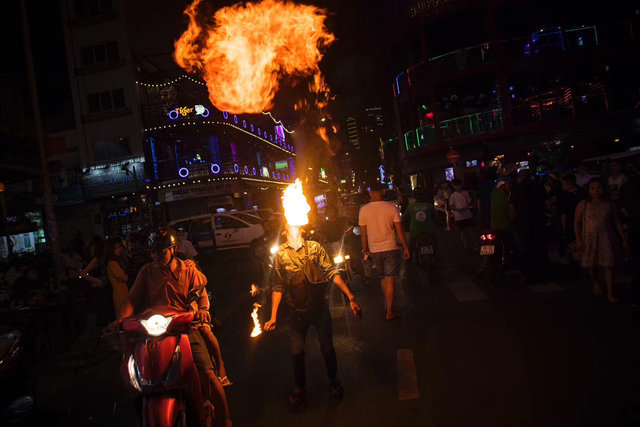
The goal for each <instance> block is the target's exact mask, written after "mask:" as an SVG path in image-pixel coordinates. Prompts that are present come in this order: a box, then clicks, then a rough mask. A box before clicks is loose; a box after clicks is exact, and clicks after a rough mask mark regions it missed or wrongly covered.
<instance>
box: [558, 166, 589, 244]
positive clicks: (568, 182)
mask: <svg viewBox="0 0 640 427" xmlns="http://www.w3.org/2000/svg"><path fill="white" fill-rule="evenodd" d="M582 199H583V195H582V191H581V189H580V187H578V185H577V184H576V177H575V176H574V175H572V174H567V175H565V176H563V177H562V190H561V191H560V193H558V214H559V215H560V229H561V231H562V236H561V242H562V243H561V244H562V247H561V252H564V251H565V249H566V247H567V245H568V244H569V243H571V242H573V241H574V240H576V234H575V230H574V228H573V223H574V217H575V213H576V207H577V206H578V203H580V201H581V200H582Z"/></svg>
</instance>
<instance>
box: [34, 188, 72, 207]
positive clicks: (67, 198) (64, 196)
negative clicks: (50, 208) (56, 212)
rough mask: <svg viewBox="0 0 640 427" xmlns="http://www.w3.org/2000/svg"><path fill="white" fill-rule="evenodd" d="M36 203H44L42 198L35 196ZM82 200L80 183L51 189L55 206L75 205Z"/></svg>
mask: <svg viewBox="0 0 640 427" xmlns="http://www.w3.org/2000/svg"><path fill="white" fill-rule="evenodd" d="M35 200H36V203H37V204H39V205H44V198H42V197H36V199H35ZM83 201H84V199H83V197H82V186H81V185H80V184H76V185H70V186H68V187H62V188H58V189H56V190H54V191H53V203H54V204H55V205H56V206H66V205H75V204H78V203H82V202H83Z"/></svg>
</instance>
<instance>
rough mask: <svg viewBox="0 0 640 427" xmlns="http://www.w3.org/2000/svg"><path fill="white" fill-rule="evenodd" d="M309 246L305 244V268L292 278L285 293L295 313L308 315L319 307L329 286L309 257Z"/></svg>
mask: <svg viewBox="0 0 640 427" xmlns="http://www.w3.org/2000/svg"><path fill="white" fill-rule="evenodd" d="M307 245H308V243H305V244H304V254H305V255H306V256H307V259H306V260H305V263H304V266H303V267H302V269H300V270H299V271H297V272H296V274H294V276H293V277H292V278H291V280H290V281H289V284H288V285H287V288H286V292H285V298H286V300H287V303H288V304H289V307H291V309H292V310H293V311H294V312H295V313H307V312H309V311H312V310H313V309H315V308H316V307H318V305H319V303H320V302H321V300H322V293H323V292H324V285H326V284H327V278H326V277H325V276H324V274H322V272H321V271H320V270H319V269H318V266H317V265H316V263H315V262H313V260H311V258H310V257H309V251H308V247H307Z"/></svg>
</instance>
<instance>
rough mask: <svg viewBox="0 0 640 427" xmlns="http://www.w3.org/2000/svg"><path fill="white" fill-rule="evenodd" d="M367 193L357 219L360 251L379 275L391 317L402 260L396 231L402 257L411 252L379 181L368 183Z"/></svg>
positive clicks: (396, 315) (397, 216) (391, 205)
mask: <svg viewBox="0 0 640 427" xmlns="http://www.w3.org/2000/svg"><path fill="white" fill-rule="evenodd" d="M369 195H370V196H371V202H369V203H367V204H366V205H364V206H362V208H360V215H359V216H360V218H359V221H358V224H359V225H360V230H361V233H362V234H361V239H362V253H363V254H364V257H365V259H367V258H368V257H371V259H372V260H373V262H374V264H375V266H376V270H377V271H378V273H379V274H380V277H381V278H382V283H381V284H382V292H383V294H384V297H385V301H386V311H387V313H386V316H385V318H386V319H387V320H393V319H396V318H397V317H398V314H397V313H395V312H394V311H393V300H394V296H395V278H396V277H397V276H398V274H399V273H400V264H401V262H402V260H401V258H400V256H401V255H400V251H399V250H398V243H397V239H396V232H397V234H398V238H399V239H400V242H401V243H402V247H403V248H404V251H403V254H404V259H405V260H408V259H409V257H410V256H411V255H410V251H409V245H408V244H407V239H406V237H405V235H404V231H403V229H402V222H401V220H400V214H399V212H398V208H397V207H396V205H394V204H393V203H390V202H385V201H384V200H383V195H384V190H383V188H382V186H381V184H380V183H374V184H373V185H371V187H370V189H369Z"/></svg>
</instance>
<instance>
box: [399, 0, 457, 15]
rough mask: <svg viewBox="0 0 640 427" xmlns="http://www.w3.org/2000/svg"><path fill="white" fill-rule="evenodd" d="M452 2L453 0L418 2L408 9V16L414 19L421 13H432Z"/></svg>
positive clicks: (424, 0) (422, 0)
mask: <svg viewBox="0 0 640 427" xmlns="http://www.w3.org/2000/svg"><path fill="white" fill-rule="evenodd" d="M452 2H453V0H420V1H417V2H416V4H415V5H414V6H411V7H410V8H409V16H410V17H411V18H415V17H416V16H418V15H420V14H422V13H427V12H432V11H433V10H434V9H437V8H439V7H441V6H444V5H448V4H450V3H452Z"/></svg>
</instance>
